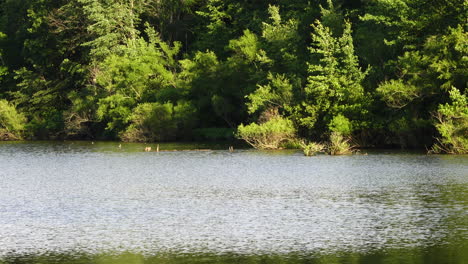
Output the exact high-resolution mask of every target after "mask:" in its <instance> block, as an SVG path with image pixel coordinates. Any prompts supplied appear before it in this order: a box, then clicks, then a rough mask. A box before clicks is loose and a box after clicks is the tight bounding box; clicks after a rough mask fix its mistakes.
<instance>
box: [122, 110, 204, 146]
mask: <svg viewBox="0 0 468 264" xmlns="http://www.w3.org/2000/svg"><path fill="white" fill-rule="evenodd" d="M194 118H195V117H194V109H193V107H192V106H191V105H190V104H189V103H187V102H179V103H178V104H177V105H175V106H174V105H173V104H172V103H164V104H160V103H143V104H139V105H138V106H137V107H135V109H134V110H133V113H132V114H131V115H130V117H129V121H130V125H129V126H128V128H127V129H126V130H125V131H124V132H122V133H121V134H120V138H121V139H122V140H123V141H132V142H153V141H168V140H175V139H176V138H177V135H178V134H181V133H180V132H179V133H178V131H184V130H186V129H191V128H192V127H193V122H194Z"/></svg>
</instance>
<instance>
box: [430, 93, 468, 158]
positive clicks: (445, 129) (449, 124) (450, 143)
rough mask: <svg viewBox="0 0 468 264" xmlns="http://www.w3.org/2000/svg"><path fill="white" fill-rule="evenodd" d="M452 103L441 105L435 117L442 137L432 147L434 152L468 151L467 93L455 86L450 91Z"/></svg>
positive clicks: (454, 152)
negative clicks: (461, 91) (462, 92)
mask: <svg viewBox="0 0 468 264" xmlns="http://www.w3.org/2000/svg"><path fill="white" fill-rule="evenodd" d="M450 99H451V100H452V103H451V104H444V105H440V106H439V109H438V111H437V113H436V114H435V118H436V120H437V124H436V128H437V130H438V131H439V133H440V135H441V138H438V139H437V141H438V143H436V144H435V145H434V146H433V147H432V152H434V153H441V152H444V153H449V154H467V153H468V100H467V97H466V95H465V94H461V93H460V91H459V90H457V89H455V88H453V89H452V90H451V91H450Z"/></svg>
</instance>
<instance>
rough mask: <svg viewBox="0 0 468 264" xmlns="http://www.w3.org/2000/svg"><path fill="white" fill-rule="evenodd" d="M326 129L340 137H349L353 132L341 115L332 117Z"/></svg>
mask: <svg viewBox="0 0 468 264" xmlns="http://www.w3.org/2000/svg"><path fill="white" fill-rule="evenodd" d="M328 128H329V129H330V131H332V132H337V133H340V134H342V135H346V136H349V135H351V133H352V132H353V126H352V124H351V122H350V121H349V119H348V118H346V117H344V116H343V115H341V114H339V115H337V116H334V117H333V119H332V121H331V122H330V124H328Z"/></svg>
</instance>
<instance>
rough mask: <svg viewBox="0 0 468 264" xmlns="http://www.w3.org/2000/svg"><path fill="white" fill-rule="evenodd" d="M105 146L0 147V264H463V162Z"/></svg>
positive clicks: (466, 159) (467, 186)
mask: <svg viewBox="0 0 468 264" xmlns="http://www.w3.org/2000/svg"><path fill="white" fill-rule="evenodd" d="M118 145H119V143H115V142H96V143H94V144H91V142H61V143H51V142H28V143H11V142H9V143H6V142H4V143H1V142H0V263H468V240H467V237H468V215H467V212H468V211H467V209H468V156H449V155H430V156H428V155H423V154H416V153H401V152H395V151H393V152H385V151H379V152H369V153H368V155H352V156H325V155H322V156H316V157H305V156H303V155H302V153H301V152H298V151H255V150H236V151H235V152H234V153H230V152H228V151H227V147H226V148H224V147H223V146H195V145H180V144H179V145H170V144H161V149H162V150H164V149H166V150H167V149H183V148H192V149H193V148H215V149H216V148H222V149H219V150H209V151H177V152H159V153H156V152H143V151H142V150H143V149H144V147H145V145H143V144H123V143H122V146H121V148H119V147H118ZM151 146H152V147H153V150H154V149H155V146H154V145H151Z"/></svg>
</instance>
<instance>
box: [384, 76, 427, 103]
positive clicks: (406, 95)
mask: <svg viewBox="0 0 468 264" xmlns="http://www.w3.org/2000/svg"><path fill="white" fill-rule="evenodd" d="M377 92H378V94H379V95H380V96H381V97H382V99H383V100H384V101H385V102H386V103H387V105H388V106H390V107H392V108H403V107H405V106H406V105H408V104H409V103H411V102H412V101H413V100H415V99H417V98H419V97H421V96H422V91H421V87H418V86H414V85H410V84H405V83H403V82H402V81H401V80H390V81H387V82H384V83H382V84H381V85H380V86H379V87H378V88H377Z"/></svg>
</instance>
